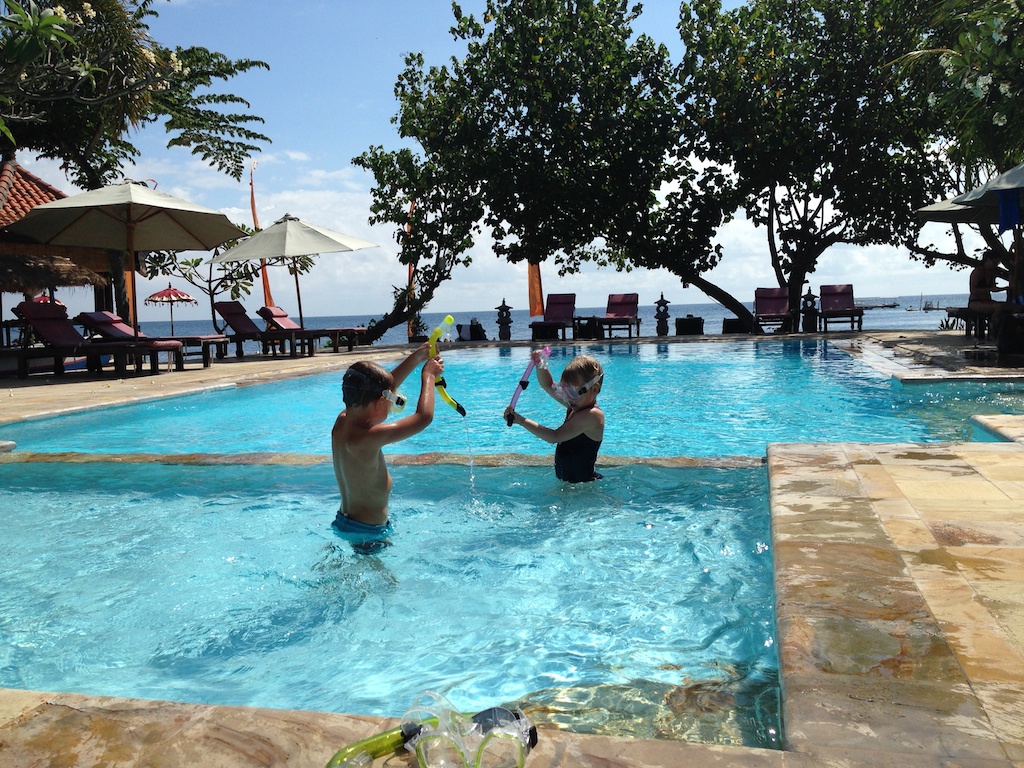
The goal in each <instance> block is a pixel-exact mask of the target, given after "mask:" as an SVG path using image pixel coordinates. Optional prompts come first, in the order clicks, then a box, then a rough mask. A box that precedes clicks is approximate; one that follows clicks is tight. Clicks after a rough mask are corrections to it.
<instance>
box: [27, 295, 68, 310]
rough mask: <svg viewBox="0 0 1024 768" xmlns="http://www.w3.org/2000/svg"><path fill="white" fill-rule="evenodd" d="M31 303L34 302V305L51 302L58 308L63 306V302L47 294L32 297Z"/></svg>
mask: <svg viewBox="0 0 1024 768" xmlns="http://www.w3.org/2000/svg"><path fill="white" fill-rule="evenodd" d="M32 301H34V302H35V303H36V304H49V303H51V302H52V303H54V304H56V305H57V306H58V307H63V306H64V302H63V301H61V300H60V299H56V298H54V297H53V295H52V294H49V293H40V294H39V295H38V296H34V297H33V298H32Z"/></svg>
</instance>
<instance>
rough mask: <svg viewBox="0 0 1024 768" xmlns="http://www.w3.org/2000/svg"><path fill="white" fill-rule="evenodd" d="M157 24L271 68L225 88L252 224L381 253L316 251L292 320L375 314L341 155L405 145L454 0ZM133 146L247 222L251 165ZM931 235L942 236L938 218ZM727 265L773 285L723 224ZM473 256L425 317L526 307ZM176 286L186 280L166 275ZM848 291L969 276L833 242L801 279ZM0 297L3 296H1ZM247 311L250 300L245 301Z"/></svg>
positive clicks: (575, 279) (52, 176)
mask: <svg viewBox="0 0 1024 768" xmlns="http://www.w3.org/2000/svg"><path fill="white" fill-rule="evenodd" d="M153 7H154V9H155V10H156V11H157V12H158V13H159V17H158V18H156V19H153V20H151V22H150V31H151V34H152V36H153V37H154V39H156V40H157V41H159V42H160V43H162V44H164V45H168V46H175V45H181V46H188V45H200V46H205V47H207V48H209V49H211V50H214V51H219V52H221V53H224V54H225V55H227V56H228V57H230V58H251V59H260V60H263V61H265V62H267V63H268V64H269V65H270V71H269V72H268V71H266V70H253V71H251V72H249V73H245V74H243V75H240V76H238V77H236V78H233V79H232V80H230V81H228V83H227V85H226V90H228V91H229V92H231V93H234V94H237V95H239V96H241V97H243V98H245V99H246V100H248V101H249V102H250V103H251V105H252V108H251V113H252V114H255V115H259V116H260V117H262V118H264V120H265V121H266V122H265V124H264V125H263V126H262V128H261V129H260V131H261V132H262V133H264V134H266V135H267V136H268V137H270V139H271V140H272V143H271V144H269V145H267V146H265V147H264V148H263V151H262V152H261V153H259V154H257V155H255V156H254V158H253V159H254V160H255V161H256V169H255V172H254V180H255V189H256V205H257V213H258V216H259V223H260V224H261V225H262V226H263V227H266V226H269V225H270V224H272V223H273V222H274V221H276V220H277V219H279V218H280V217H282V216H283V215H285V214H286V213H287V214H292V215H294V216H298V217H299V218H301V219H304V220H306V221H309V222H311V223H314V224H319V225H321V226H324V227H328V228H331V229H334V230H337V231H340V232H344V233H346V234H350V235H353V236H355V237H358V238H361V239H364V240H369V241H371V242H374V243H377V244H379V247H378V248H374V249H370V250H363V251H359V252H356V253H349V254H323V255H321V256H320V257H319V258H318V260H317V263H316V266H315V267H314V268H313V270H312V271H311V272H309V273H307V274H305V275H303V276H302V277H301V278H300V280H301V291H302V294H301V295H302V307H303V314H304V315H305V316H307V317H313V316H334V315H361V316H365V317H366V318H370V317H375V316H380V315H382V314H383V313H384V312H386V311H387V310H388V309H390V307H391V305H392V301H393V300H392V292H393V286H397V285H402V284H404V282H405V279H406V277H405V274H406V271H405V268H404V267H403V266H402V265H401V264H399V262H398V259H397V253H398V247H397V245H396V243H395V238H394V231H393V228H391V227H388V226H384V225H378V226H370V224H369V223H368V218H369V212H370V203H371V195H370V190H371V189H372V184H373V179H372V176H371V175H369V174H368V173H366V172H364V171H362V170H360V169H358V168H356V167H355V166H353V165H352V162H351V160H352V158H353V157H356V156H357V155H359V154H361V153H362V152H364V151H366V150H367V149H369V148H370V147H371V146H374V145H382V146H384V147H385V148H386V149H396V148H398V147H399V146H401V143H400V139H399V137H398V135H397V132H396V129H395V126H394V125H393V124H392V123H391V119H392V117H393V116H394V115H395V113H396V111H397V106H398V104H397V100H396V99H395V95H394V83H395V81H396V79H397V75H398V73H399V72H400V71H401V70H402V69H403V68H404V64H403V61H404V56H405V54H407V53H410V52H422V53H423V54H424V57H425V59H426V62H427V64H428V65H431V64H436V65H443V64H446V63H447V62H448V60H449V58H450V57H451V56H453V55H457V54H458V53H459V52H460V50H461V48H460V46H459V45H458V44H457V43H456V42H455V41H454V40H453V39H452V37H451V34H450V33H449V29H450V27H451V25H452V20H453V17H452V13H451V2H450V0H376V2H366V0H293V2H291V3H284V4H282V3H278V2H269V0H157V2H155V3H154V6H153ZM462 7H463V10H464V11H466V12H473V13H477V14H479V13H480V12H481V11H482V10H483V8H484V0H462ZM677 9H678V4H677V3H676V2H675V1H674V0H651V1H649V2H647V3H646V4H645V6H644V13H643V16H642V17H641V19H639V20H638V22H637V23H636V24H635V28H636V29H637V30H638V31H642V32H645V33H647V34H649V35H651V36H652V37H654V38H655V39H656V40H657V41H659V42H663V43H665V44H666V45H668V47H669V49H670V50H671V51H673V53H674V54H675V55H676V57H677V58H678V54H679V52H680V50H681V44H680V42H679V40H678V35H677V33H676V30H675V25H676V21H677ZM131 139H132V141H133V142H134V143H135V145H136V146H137V147H138V148H139V149H140V150H141V155H140V157H139V158H138V159H137V164H136V165H135V166H133V167H128V168H126V169H125V176H126V177H127V178H131V179H134V180H145V179H148V180H152V181H151V182H150V183H151V185H152V183H153V182H155V183H156V185H157V188H158V189H160V190H161V191H163V192H167V193H169V194H172V195H177V196H179V197H184V198H186V199H188V200H192V201H193V202H196V203H199V204H201V205H205V206H207V207H210V208H213V209H216V210H219V211H222V212H223V213H225V214H226V215H227V216H228V217H229V218H230V219H231V220H232V221H235V222H236V223H240V224H245V225H246V226H252V224H253V222H252V215H251V213H250V206H249V177H248V172H247V173H246V175H245V177H244V178H243V179H242V181H241V182H238V181H235V180H234V179H232V178H230V177H228V176H227V175H225V174H221V173H217V172H216V171H214V170H213V169H211V168H209V167H207V166H206V165H204V163H203V162H202V160H201V159H199V158H197V157H194V156H193V155H191V154H190V153H189V152H188V150H185V149H180V148H174V149H167V148H166V142H167V135H166V133H165V132H164V129H163V127H162V126H159V125H156V126H149V127H146V128H144V129H142V130H141V131H140V132H138V133H136V134H134V135H133V136H132V137H131ZM18 160H19V162H20V163H21V164H22V165H23V166H25V167H26V168H28V169H29V170H30V171H32V172H33V173H36V174H37V175H39V176H41V177H42V178H43V179H45V180H46V181H48V182H49V183H51V184H53V185H54V186H56V187H58V188H59V189H61V190H62V191H64V192H66V193H68V194H73V193H75V192H76V191H78V190H76V189H75V188H74V186H73V185H72V184H71V183H70V182H69V181H68V180H67V178H66V177H65V176H64V174H63V173H62V172H61V170H60V168H59V165H58V164H56V163H54V162H51V161H37V160H36V159H35V158H33V157H32V156H30V155H27V154H24V153H22V154H21V155H19V157H18ZM929 227H935V231H934V232H930V233H929V234H930V235H931V237H932V238H933V240H940V241H941V239H942V238H943V237H944V236H945V235H944V228H940V227H939V225H929ZM718 242H719V243H721V244H722V246H723V249H724V253H725V258H724V259H723V260H722V262H721V264H720V265H719V266H717V267H716V268H715V269H714V270H712V271H711V272H708V273H706V277H707V278H708V279H710V280H711V281H712V282H715V283H717V284H718V285H720V286H722V287H723V288H725V289H726V290H728V291H729V292H730V293H732V294H733V295H735V296H736V297H737V298H739V299H740V300H741V301H752V300H753V294H754V289H755V288H756V287H758V286H774V285H776V281H775V277H774V274H773V272H772V268H771V263H770V259H769V256H768V246H767V237H766V234H765V231H764V230H763V229H755V228H754V227H753V226H752V225H750V224H749V223H748V222H746V221H744V220H742V219H740V220H738V221H734V222H732V223H730V224H728V225H726V226H725V227H723V228H722V230H721V231H720V232H719V236H718ZM471 255H472V257H473V263H472V265H471V266H470V267H468V268H459V269H457V270H456V271H455V273H454V276H453V279H452V280H451V281H449V282H448V283H446V284H445V285H443V286H442V287H441V288H440V290H439V291H438V292H437V294H436V296H435V298H434V300H433V302H432V303H431V304H430V305H429V306H428V308H427V309H428V311H431V312H453V313H455V312H479V313H490V312H492V311H493V308H495V307H497V306H498V305H499V304H500V303H501V302H502V300H505V301H507V303H508V304H509V305H511V306H512V307H513V308H516V309H525V308H526V307H527V305H528V300H527V287H526V285H527V284H526V267H525V265H522V264H520V265H512V264H508V263H506V262H504V261H503V260H499V259H498V258H497V257H496V256H495V255H494V254H493V252H492V250H491V243H490V242H489V241H488V240H487V239H486V238H481V239H480V240H479V241H478V242H477V243H476V244H475V246H474V247H473V249H472V252H471ZM541 274H542V277H543V287H544V292H545V293H576V295H577V301H576V304H577V306H578V307H603V306H604V305H605V303H606V300H607V296H608V294H609V293H621V292H636V293H639V294H640V302H641V304H643V305H650V304H653V303H654V302H655V301H656V300H657V299H658V297H659V295H661V294H662V293H663V294H664V296H665V298H666V299H669V300H670V301H671V302H672V303H673V304H698V303H704V302H708V301H711V300H710V299H708V298H707V297H706V296H705V295H704V294H703V293H702V292H700V291H699V290H697V289H695V288H692V287H691V288H685V289H684V288H683V287H682V284H681V283H680V280H679V278H677V277H675V276H674V275H672V274H670V273H669V272H667V271H665V270H633V271H631V272H622V273H619V272H616V271H615V270H613V269H600V268H597V267H589V268H587V269H585V270H584V271H583V272H582V273H581V274H578V275H572V276H566V277H559V276H558V272H557V269H556V268H555V266H554V265H552V264H547V263H546V264H544V265H542V267H541ZM270 280H271V285H272V290H273V293H274V299H275V302H276V303H277V304H278V305H280V306H282V307H284V308H285V309H286V310H288V311H289V312H290V313H291V314H297V306H296V297H295V285H294V280H293V279H292V278H291V277H290V276H289V275H288V274H287V272H286V270H284V269H283V268H278V269H274V270H271V275H270ZM167 282H168V278H166V277H163V278H154V279H152V280H144V279H141V278H140V279H139V282H138V292H139V295H140V296H141V297H145V296H148V295H149V294H150V293H153V292H155V291H157V290H159V289H161V288H165V287H166V285H167ZM171 282H173V283H174V284H175V286H176V287H179V288H181V289H183V290H185V291H189V288H190V286H189V285H188V284H187V283H185V282H184V281H182V280H180V279H172V281H171ZM831 283H852V284H853V285H854V288H855V291H856V295H857V296H858V297H886V296H896V295H915V294H919V293H923V294H926V295H927V294H951V293H965V292H966V291H967V273H966V272H963V271H961V272H954V271H952V270H950V269H949V268H947V267H944V266H943V267H937V268H932V269H926V268H925V267H924V266H923V265H921V264H920V263H919V262H914V261H912V260H911V259H910V257H909V255H908V254H907V252H906V250H905V249H898V248H889V247H872V248H854V247H836V248H833V249H831V250H830V251H829V252H827V253H826V254H825V255H824V256H823V257H822V258H821V259H820V261H819V266H818V270H817V272H816V273H815V274H814V275H812V276H811V286H812V287H813V288H814V289H815V292H817V286H818V285H821V284H831ZM58 297H59V298H61V299H62V300H63V301H65V303H67V304H68V306H69V308H70V309H72V310H83V309H92V307H91V292H90V291H88V290H85V289H77V290H72V289H61V290H60V291H59V292H58ZM5 303H6V302H5ZM243 303H245V304H246V305H247V306H248V308H249V311H250V314H251V315H253V314H255V311H256V309H258V308H259V305H261V304H262V295H261V294H259V293H258V291H257V292H256V293H253V294H252V295H250V296H248V297H245V301H244V302H243ZM208 313H209V310H208V308H207V307H205V306H203V305H200V306H199V307H197V308H191V307H184V306H179V307H178V308H176V309H175V319H179V318H181V319H201V318H204V317H207V316H208ZM166 314H167V313H166V308H163V307H148V306H145V305H143V306H141V307H140V309H139V318H140V320H141V321H143V322H145V321H147V320H151V321H153V320H165V319H166Z"/></svg>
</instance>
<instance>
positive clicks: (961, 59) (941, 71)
mask: <svg viewBox="0 0 1024 768" xmlns="http://www.w3.org/2000/svg"><path fill="white" fill-rule="evenodd" d="M929 27H930V29H929V31H928V36H927V38H926V40H925V42H924V44H923V45H922V46H920V47H919V48H918V47H917V46H915V48H914V49H913V52H911V53H908V54H907V55H906V56H904V57H903V58H902V59H901V63H903V64H904V65H913V66H907V67H906V68H905V70H904V71H906V72H908V73H909V74H911V75H913V76H915V77H916V78H917V82H918V85H919V87H920V88H921V89H922V90H923V91H924V92H926V93H927V94H928V100H929V103H930V104H931V106H932V107H933V109H935V110H938V111H941V112H942V113H943V115H945V117H946V121H947V122H946V135H947V136H948V138H949V139H950V145H949V147H948V152H949V155H950V157H951V158H952V159H953V160H954V161H955V162H957V163H958V164H959V165H960V166H962V167H964V168H966V169H968V170H969V171H977V170H978V169H982V170H983V171H986V172H987V171H991V170H995V171H996V172H1001V171H1007V170H1009V169H1010V168H1012V167H1013V166H1015V165H1017V164H1018V163H1020V161H1021V159H1024V136H1022V135H1021V131H1020V125H1021V123H1022V121H1024V7H1022V6H1021V3H1020V2H1018V1H1017V0H943V2H941V3H939V4H938V5H937V7H936V8H935V11H934V13H933V14H932V16H931V17H930V19H929Z"/></svg>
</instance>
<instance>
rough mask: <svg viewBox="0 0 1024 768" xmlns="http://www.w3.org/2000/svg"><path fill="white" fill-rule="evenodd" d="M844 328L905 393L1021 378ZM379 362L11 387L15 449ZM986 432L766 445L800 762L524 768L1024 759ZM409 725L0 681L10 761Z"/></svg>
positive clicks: (731, 759)
mask: <svg viewBox="0 0 1024 768" xmlns="http://www.w3.org/2000/svg"><path fill="white" fill-rule="evenodd" d="M829 338H830V340H834V341H835V342H836V343H837V344H839V345H840V346H844V347H845V348H846V349H847V350H848V351H849V352H850V353H851V354H854V355H857V356H859V357H861V358H862V359H864V360H865V362H868V363H869V364H871V365H873V366H874V367H875V368H877V369H879V370H881V371H883V372H885V373H888V374H890V375H893V376H897V377H899V378H901V379H902V380H904V381H905V382H912V381H914V380H922V379H924V380H927V379H932V378H966V379H993V378H1000V379H1001V378H1017V379H1021V380H1024V369H1006V368H992V367H987V366H985V365H975V364H974V363H973V362H972V361H969V360H967V359H966V358H964V357H963V355H961V354H958V348H960V347H963V346H968V347H971V346H973V342H971V341H970V340H968V339H965V337H963V336H962V334H959V333H956V332H933V333H928V332H899V333H896V332H884V333H883V332H879V333H863V334H858V335H847V334H830V335H829ZM720 339H721V337H710V339H707V340H720ZM659 341H664V340H661V339H659ZM679 341H682V339H679ZM367 352H368V350H357V351H356V352H354V353H350V354H339V355H334V354H324V355H318V356H317V357H315V358H312V359H304V360H291V359H288V360H280V359H278V360H267V361H264V360H255V359H254V360H249V361H245V362H233V361H232V362H230V363H229V362H220V363H215V364H214V366H213V367H212V368H210V369H205V370H204V369H202V368H192V367H190V368H189V370H187V371H185V372H184V373H177V372H176V373H170V374H163V375H160V376H156V377H139V378H131V379H125V380H120V381H119V380H113V379H110V380H107V379H93V380H90V379H87V378H84V377H82V378H79V377H78V376H72V375H69V376H68V377H67V378H66V380H65V381H61V382H54V381H53V379H52V378H51V377H40V378H39V379H34V380H30V381H29V382H27V383H26V382H14V381H12V382H6V384H8V385H9V386H6V387H5V388H6V389H7V390H8V391H7V392H6V393H4V392H3V391H2V390H0V441H2V440H3V427H2V424H4V423H7V422H9V421H12V420H17V419H20V418H24V417H26V416H32V415H42V414H48V413H57V412H64V411H67V410H75V409H79V408H91V407H103V406H105V405H110V404H115V403H119V402H127V401H131V400H137V399H149V398H153V397H166V396H170V395H174V394H180V393H183V392H186V391H195V390H196V389H202V388H207V387H220V386H235V385H244V384H247V383H254V382H258V381H264V380H270V379H277V378H281V377H282V376H294V375H303V374H305V373H309V372H316V371H319V370H331V369H336V368H343V367H345V366H346V365H347V364H348V361H349V360H351V359H352V357H363V356H367ZM979 352H980V357H981V358H984V353H985V350H984V349H981V350H980V351H979ZM373 353H374V355H378V354H386V352H384V351H382V350H373ZM51 382H52V383H51ZM978 423H979V425H980V426H983V427H984V428H985V429H986V430H988V431H990V432H992V433H993V434H998V435H999V436H1000V437H1001V438H1003V440H1004V442H974V443H942V444H927V445H920V444H885V445H881V444H873V445H864V444H845V443H827V444H815V445H807V444H803V445H790V444H773V445H771V446H770V447H769V449H768V457H767V460H768V471H769V482H770V488H771V514H772V547H773V555H774V560H775V581H776V590H777V605H776V609H777V617H778V632H777V636H776V639H777V641H778V646H779V655H780V662H781V678H782V686H783V698H784V719H785V729H786V747H787V749H786V750H785V751H769V750H755V749H744V748H738V747H723V746H708V745H701V744H689V743H684V742H672V741H641V740H632V739H624V738H613V737H604V736H580V735H575V734H570V733H565V732H559V731H554V730H543V731H542V733H541V739H540V744H539V745H538V748H537V750H535V751H534V752H533V753H532V754H531V755H530V756H529V757H528V758H527V766H538V767H540V766H583V767H585V768H590V767H593V768H632V767H634V766H636V767H639V766H651V767H652V768H654V767H657V768H661V767H662V766H663V767H664V768H675V767H676V766H681V765H698V766H717V765H722V766H725V765H728V766H740V767H744V766H800V767H803V766H836V767H838V766H843V767H844V768H858V767H860V766H865V767H866V766H880V765H887V766H889V765H891V766H897V765H898V766H911V767H914V766H922V767H923V766H954V765H955V766H964V767H965V768H987V767H988V766H991V767H993V768H995V766H1024V417H1009V416H992V417H985V418H983V419H979V420H978ZM63 458H66V459H69V460H73V457H70V456H68V457H63ZM0 460H4V461H17V460H18V456H17V453H12V454H0ZM392 724H393V721H382V720H379V719H376V718H369V717H359V716H351V715H343V714H329V713H319V712H294V711H281V710H260V709H249V708H244V707H214V706H205V705H188V704H178V703H171V702H155V701H139V700H129V699H113V698H106V697H98V696H84V695H78V694H47V693H39V692H33V691H19V690H3V689H0V766H3V767H4V768H21V767H22V766H26V767H27V766H100V765H102V766H150V765H152V766H167V767H168V768H174V767H176V766H193V765H203V766H224V767H225V768H235V767H236V766H237V767H238V768H241V766H252V765H264V766H322V765H324V764H325V763H326V762H327V760H328V759H329V758H330V756H331V755H332V754H333V753H334V751H335V750H336V749H338V748H340V747H341V746H343V745H345V744H347V743H351V742H352V741H356V740H358V739H361V738H365V737H367V736H369V735H372V734H374V733H377V732H379V731H380V730H382V729H384V728H386V727H389V726H390V725H392ZM384 764H386V765H394V766H398V765H410V764H411V763H410V761H409V760H408V758H407V757H406V756H404V755H402V756H397V757H392V758H389V759H387V760H381V761H378V765H384Z"/></svg>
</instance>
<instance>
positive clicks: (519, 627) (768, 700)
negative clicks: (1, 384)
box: [0, 464, 781, 747]
mask: <svg viewBox="0 0 1024 768" xmlns="http://www.w3.org/2000/svg"><path fill="white" fill-rule="evenodd" d="M394 475H395V496H394V504H393V507H392V516H393V519H394V522H395V525H396V529H397V533H396V535H395V536H394V539H393V544H392V546H390V547H387V548H386V549H384V550H382V551H381V552H379V553H378V554H376V555H371V556H367V555H357V554H355V553H353V551H352V549H351V547H350V546H349V545H348V544H347V543H345V542H343V541H341V540H340V539H338V538H336V537H335V536H334V535H333V534H332V533H331V532H330V527H329V522H330V520H331V519H332V517H333V514H334V508H335V499H336V495H337V490H336V488H335V487H334V481H333V477H332V475H331V470H330V467H329V466H328V465H318V466H314V467H309V468H295V467H274V466H258V467H253V466H216V467H212V466H154V465H145V464H143V465H130V466H122V467H120V468H119V469H118V471H117V472H111V471H109V468H108V467H106V466H105V465H103V464H98V465H76V464H24V465H10V464H8V465H0V482H2V483H3V485H4V487H5V488H6V489H7V490H6V491H5V510H6V511H5V512H4V514H3V522H4V536H3V538H2V541H0V558H2V559H3V562H4V568H3V569H2V570H0V685H2V686H8V687H14V688H28V689H36V690H47V691H79V692H91V693H101V694H111V695H118V696H141V697H148V698H161V699H173V700H181V701H192V702H207V703H214V704H240V705H255V706H264V707H283V708H304V709H316V710H327V711H341V712H356V713H365V714H377V715H400V714H401V713H402V712H403V710H404V709H405V707H406V706H408V704H409V703H410V702H411V701H412V699H413V697H414V696H415V695H416V694H417V693H419V692H420V691H422V690H424V689H428V688H430V689H438V690H443V691H447V692H448V695H449V698H451V699H452V701H453V702H455V703H456V704H457V705H458V706H460V707H462V708H465V709H467V710H477V709H482V708H484V707H487V706H491V705H493V704H496V703H499V702H507V703H511V702H522V703H523V704H524V706H525V707H526V708H527V710H528V711H529V712H530V713H531V717H532V718H533V719H534V720H535V721H540V722H556V723H560V724H564V725H567V726H569V727H571V728H572V729H573V730H575V731H578V732H584V733H586V732H590V733H617V734H620V735H632V736H645V737H651V736H653V737H659V738H690V739H695V740H697V739H699V740H704V741H710V742H716V741H717V742H720V743H730V744H747V745H756V746H768V747H777V746H778V745H779V744H780V738H781V737H780V724H779V717H778V712H779V702H778V696H779V693H778V685H777V661H776V654H775V646H774V628H773V623H774V619H773V613H772V610H773V609H772V602H773V594H772V586H771V585H772V559H771V552H770V548H769V545H768V542H769V541H770V538H769V536H770V534H769V530H768V528H769V526H768V515H767V514H766V509H767V502H766V494H767V490H766V485H767V481H766V477H765V473H764V472H763V470H760V469H751V470H729V471H725V470H718V469H686V470H679V469H674V470H667V469H659V468H651V467H629V468H622V469H620V470H619V471H617V479H616V482H614V483H597V484H589V485H587V486H578V487H572V486H567V485H563V484H560V483H557V482H555V481H554V480H553V478H552V477H551V473H550V471H549V470H547V469H541V468H527V469H517V470H514V471H513V470H508V469H477V470H475V471H474V472H473V474H472V476H471V475H470V471H469V468H468V467H466V466H464V465H438V466H429V467H403V466H399V467H395V468H394ZM54 478H58V480H57V482H56V483H55V480H54ZM66 488H75V489H88V492H87V493H67V492H65V490H64V489H66Z"/></svg>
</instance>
